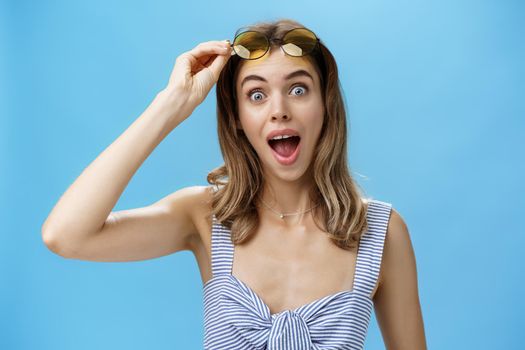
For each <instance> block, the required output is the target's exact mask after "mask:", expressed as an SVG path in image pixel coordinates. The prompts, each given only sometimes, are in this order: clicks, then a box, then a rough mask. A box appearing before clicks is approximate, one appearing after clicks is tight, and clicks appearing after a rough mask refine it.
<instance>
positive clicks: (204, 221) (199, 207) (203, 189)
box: [166, 185, 213, 250]
mask: <svg viewBox="0 0 525 350" xmlns="http://www.w3.org/2000/svg"><path fill="white" fill-rule="evenodd" d="M169 197H171V203H172V207H174V206H177V207H179V208H185V210H187V211H188V212H187V215H189V217H190V218H191V221H192V223H193V226H194V230H193V235H192V236H191V237H190V247H191V249H192V250H194V249H195V246H197V245H200V244H201V243H202V242H203V241H206V240H207V237H205V236H206V235H207V234H208V233H209V232H211V226H212V217H211V210H212V206H211V201H212V198H213V187H212V186H202V185H196V186H189V187H184V188H182V189H180V190H178V191H176V192H173V193H172V194H171V195H170V196H168V197H166V198H169ZM172 209H173V212H176V211H177V208H172Z"/></svg>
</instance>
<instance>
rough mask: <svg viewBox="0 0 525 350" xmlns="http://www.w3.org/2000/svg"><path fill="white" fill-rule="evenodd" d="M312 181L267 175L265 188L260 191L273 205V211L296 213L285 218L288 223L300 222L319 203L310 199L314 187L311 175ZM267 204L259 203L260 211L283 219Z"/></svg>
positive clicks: (270, 204)
mask: <svg viewBox="0 0 525 350" xmlns="http://www.w3.org/2000/svg"><path fill="white" fill-rule="evenodd" d="M305 178H307V177H305ZM308 178H309V179H310V181H305V180H303V179H298V180H296V181H285V180H283V179H280V178H276V177H273V176H265V183H264V186H263V190H262V191H261V193H260V198H261V199H262V200H263V201H264V202H265V203H266V205H267V206H269V207H271V208H272V209H273V211H276V212H279V213H283V214H295V213H297V214H295V215H290V216H285V219H284V220H287V221H288V223H291V222H292V221H293V222H294V223H300V222H301V221H302V220H303V219H304V218H305V216H307V215H310V214H311V210H309V209H311V208H312V207H314V206H316V205H317V203H313V202H312V201H311V199H310V193H311V191H312V189H313V186H314V182H313V179H311V177H308ZM267 206H265V205H264V204H263V203H262V202H260V203H259V208H260V209H259V212H260V213H263V212H264V214H265V216H266V215H270V216H272V217H273V218H276V219H277V220H281V219H280V218H279V215H278V214H276V213H275V212H273V211H272V210H271V209H269V208H268V207H267ZM305 211H306V212H305Z"/></svg>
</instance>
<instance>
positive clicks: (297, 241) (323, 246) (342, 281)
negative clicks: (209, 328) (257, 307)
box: [232, 226, 357, 313]
mask: <svg viewBox="0 0 525 350" xmlns="http://www.w3.org/2000/svg"><path fill="white" fill-rule="evenodd" d="M356 256H357V249H355V250H351V251H348V250H344V249H341V248H339V247H337V246H336V245H335V244H334V243H333V242H332V241H331V240H330V238H329V236H328V235H327V233H325V232H322V231H320V230H316V229H313V228H304V229H300V230H295V231H290V230H282V229H276V228H269V227H264V226H263V227H260V228H259V229H258V230H257V232H256V233H255V235H254V236H253V238H252V239H250V240H249V241H248V242H246V243H243V244H241V245H236V246H235V247H234V253H233V262H232V274H233V275H234V277H236V278H237V279H239V280H241V281H243V282H244V283H245V284H246V285H248V287H250V288H251V289H252V290H253V291H254V292H255V293H256V294H257V295H258V296H259V297H260V298H261V299H262V300H263V301H264V302H265V303H266V304H267V305H268V307H269V308H270V311H271V312H272V313H276V312H280V311H283V310H288V309H295V308H297V307H299V306H301V305H304V304H307V303H310V302H312V301H314V300H317V299H320V298H322V297H325V296H327V295H331V294H334V293H337V292H340V291H345V290H351V289H352V287H353V277H354V270H355V263H356V261H355V260H356Z"/></svg>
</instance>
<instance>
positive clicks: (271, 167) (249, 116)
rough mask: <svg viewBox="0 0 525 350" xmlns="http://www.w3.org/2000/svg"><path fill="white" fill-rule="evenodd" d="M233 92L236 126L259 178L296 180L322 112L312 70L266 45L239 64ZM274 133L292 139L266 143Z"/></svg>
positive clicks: (302, 61)
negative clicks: (249, 149)
mask: <svg viewBox="0 0 525 350" xmlns="http://www.w3.org/2000/svg"><path fill="white" fill-rule="evenodd" d="M235 88H236V91H237V97H238V98H237V103H238V111H239V119H240V124H241V125H240V127H242V129H243V130H244V133H245V134H246V137H247V138H248V140H249V141H250V143H251V144H252V146H253V148H254V149H255V151H256V152H257V155H258V156H259V159H260V160H261V165H262V167H263V171H264V172H265V174H266V175H270V174H271V175H273V176H277V177H279V178H281V179H284V180H287V181H294V180H297V179H299V178H301V177H302V176H303V174H304V173H305V172H306V170H307V169H308V167H309V165H310V163H311V161H312V158H313V152H314V149H315V146H316V144H317V141H318V138H319V134H320V132H321V127H322V125H323V119H324V113H325V109H324V103H323V99H322V94H321V86H320V80H319V76H318V74H317V72H316V70H315V68H314V67H313V66H312V64H311V63H310V62H309V61H308V60H307V59H306V58H304V57H292V56H288V55H286V54H285V53H284V52H283V51H282V50H281V49H280V48H275V47H272V48H271V49H270V51H269V52H267V53H266V55H265V56H263V57H262V58H260V59H257V60H250V61H244V62H243V63H242V65H241V67H240V69H239V73H238V78H237V81H236V87H235ZM285 129H289V130H285ZM276 133H277V134H286V135H295V136H298V137H292V138H290V139H289V140H285V139H283V140H273V141H269V138H271V137H272V136H273V135H275V134H276ZM297 141H299V143H298V144H297Z"/></svg>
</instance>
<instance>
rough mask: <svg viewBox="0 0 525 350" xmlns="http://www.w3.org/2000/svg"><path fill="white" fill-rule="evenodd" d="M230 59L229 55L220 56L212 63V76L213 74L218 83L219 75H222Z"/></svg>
mask: <svg viewBox="0 0 525 350" xmlns="http://www.w3.org/2000/svg"><path fill="white" fill-rule="evenodd" d="M229 58H230V55H229V54H227V55H219V56H217V57H216V58H215V60H213V62H212V63H211V65H210V67H209V69H210V70H211V72H212V74H213V76H214V78H215V81H217V80H218V79H219V75H220V73H221V70H222V68H223V67H224V65H225V64H226V62H228V59H229Z"/></svg>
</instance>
